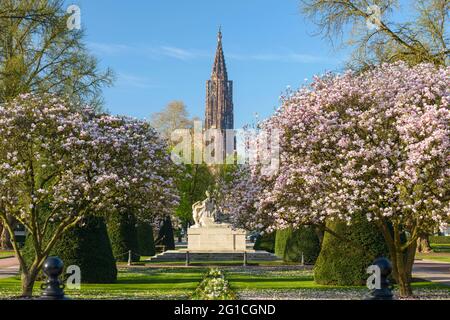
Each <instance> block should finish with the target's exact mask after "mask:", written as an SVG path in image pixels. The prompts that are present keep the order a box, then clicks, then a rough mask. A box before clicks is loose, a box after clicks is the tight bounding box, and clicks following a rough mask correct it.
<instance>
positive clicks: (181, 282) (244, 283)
mask: <svg viewBox="0 0 450 320" xmlns="http://www.w3.org/2000/svg"><path fill="white" fill-rule="evenodd" d="M222 270H223V271H224V273H225V276H226V278H227V280H228V281H229V283H230V286H231V288H232V289H233V290H234V291H235V292H236V293H237V294H238V295H241V297H243V298H246V297H264V295H266V294H270V295H272V297H274V298H278V297H283V295H288V296H291V297H296V298H298V297H301V298H307V299H308V298H310V297H313V298H314V297H325V298H339V297H344V298H346V297H348V296H349V295H351V296H352V297H353V298H356V299H360V298H362V297H364V295H366V294H367V293H368V290H367V288H366V287H364V286H354V287H342V286H325V285H319V284H316V283H315V282H314V279H313V274H312V271H311V270H303V269H301V268H295V267H292V266H284V267H280V266H266V267H247V268H245V267H242V266H223V267H222ZM206 271H207V268H200V267H190V268H185V267H172V268H171V267H157V266H153V267H151V268H145V267H141V266H136V267H133V268H130V269H126V268H121V269H120V271H119V276H118V281H117V283H115V284H82V286H81V290H80V291H77V290H66V294H67V295H68V296H69V297H71V298H73V299H186V298H188V297H189V295H190V294H191V293H192V292H193V291H194V290H195V288H196V287H197V286H198V284H199V283H200V281H201V280H202V277H203V275H204V274H205V272H206ZM39 286H40V283H37V284H36V289H35V294H39ZM413 287H414V289H415V290H422V291H423V290H425V291H426V292H444V295H445V292H448V287H444V286H442V285H439V284H435V283H430V282H417V283H414V284H413ZM19 294H20V279H19V278H18V277H15V278H8V279H0V299H1V298H11V297H14V296H18V295H19ZM448 297H450V293H449V295H448Z"/></svg>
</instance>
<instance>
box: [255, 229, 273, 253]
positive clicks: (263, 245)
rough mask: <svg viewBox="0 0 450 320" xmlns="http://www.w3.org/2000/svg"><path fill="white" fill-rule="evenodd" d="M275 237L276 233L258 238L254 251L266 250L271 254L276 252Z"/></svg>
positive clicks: (265, 234)
mask: <svg viewBox="0 0 450 320" xmlns="http://www.w3.org/2000/svg"><path fill="white" fill-rule="evenodd" d="M275 235H276V231H274V232H270V233H264V234H262V235H259V236H258V237H257V238H256V241H255V244H254V246H253V249H255V250H264V251H267V252H270V253H274V252H275Z"/></svg>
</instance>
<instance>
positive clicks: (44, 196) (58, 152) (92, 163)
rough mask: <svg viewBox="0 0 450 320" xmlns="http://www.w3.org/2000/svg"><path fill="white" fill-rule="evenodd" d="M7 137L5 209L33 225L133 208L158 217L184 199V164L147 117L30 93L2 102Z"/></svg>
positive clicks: (0, 148) (1, 168) (0, 198)
mask: <svg viewBox="0 0 450 320" xmlns="http://www.w3.org/2000/svg"><path fill="white" fill-rule="evenodd" d="M0 138H1V139H0V217H2V216H3V217H5V216H6V215H10V216H13V217H15V218H16V219H17V220H18V221H20V222H21V223H23V224H24V225H25V227H26V228H27V229H28V230H29V231H31V232H39V233H41V234H43V232H44V231H45V230H44V229H45V228H47V227H48V224H50V223H51V222H60V223H64V224H70V223H72V222H74V221H78V220H80V219H81V218H82V217H83V216H85V215H87V214H105V213H121V212H124V211H125V210H127V209H128V212H129V210H133V212H135V213H136V215H137V217H138V218H139V219H141V220H148V221H151V220H153V219H154V218H155V217H158V216H164V215H168V214H170V213H171V212H172V211H173V209H174V208H175V207H176V206H177V204H178V200H179V199H178V195H177V191H176V188H175V186H174V183H173V177H174V175H175V174H176V172H177V170H178V169H177V167H175V166H174V165H173V163H172V162H171V160H170V157H169V154H168V152H167V151H166V150H167V146H166V145H165V143H164V142H163V141H162V140H161V139H160V138H159V136H158V135H157V133H156V132H155V131H154V130H153V129H152V128H151V127H150V125H149V124H148V123H146V122H144V121H140V120H135V119H129V118H123V117H115V116H110V115H95V114H93V113H92V112H90V111H88V110H84V111H79V110H78V111H77V109H76V108H74V106H71V105H70V104H67V103H66V102H64V101H62V100H60V99H59V98H56V97H54V96H50V95H49V96H43V97H42V96H35V95H30V94H26V95H22V96H20V97H19V98H17V99H16V100H15V101H13V102H10V103H6V104H4V105H1V106H0ZM38 222H42V225H39V226H37V225H36V223H38Z"/></svg>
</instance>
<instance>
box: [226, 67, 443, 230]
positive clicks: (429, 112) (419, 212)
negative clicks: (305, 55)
mask: <svg viewBox="0 0 450 320" xmlns="http://www.w3.org/2000/svg"><path fill="white" fill-rule="evenodd" d="M449 102H450V67H440V68H437V67H435V66H433V65H430V64H421V65H417V66H414V67H410V66H408V65H406V64H404V63H396V64H385V65H382V66H380V67H378V68H374V69H372V70H370V71H367V72H364V73H359V74H356V73H352V72H347V73H345V74H343V75H339V76H335V75H331V74H328V75H326V76H324V77H321V78H315V80H314V82H313V83H312V85H311V86H310V87H306V88H302V89H300V90H298V91H297V92H290V93H289V95H287V96H285V97H283V103H282V106H281V107H280V108H279V109H278V110H277V112H276V113H275V115H274V116H273V117H271V118H270V119H269V120H267V121H266V122H265V123H264V124H263V128H265V129H268V130H274V129H276V130H279V131H280V132H281V141H280V143H281V155H280V157H281V159H280V161H281V163H280V169H279V173H278V174H277V175H276V176H273V177H272V178H271V179H270V180H267V178H266V177H264V178H262V177H261V176H259V175H258V174H257V171H255V170H253V171H254V173H256V175H255V176H254V177H252V178H251V179H247V183H250V182H251V181H256V183H257V184H258V185H259V186H260V187H262V188H261V190H258V192H257V193H258V194H256V195H255V193H254V192H253V190H254V188H255V187H246V188H242V186H243V184H245V182H243V181H240V180H239V179H238V181H237V182H236V185H237V190H236V192H238V193H239V194H241V193H242V194H243V193H245V192H244V191H243V190H240V189H247V192H246V193H245V194H246V195H247V196H249V198H251V199H253V201H254V205H255V206H256V212H257V213H256V214H255V213H254V211H252V212H248V213H245V212H244V211H245V210H242V205H247V204H246V203H247V201H244V202H243V204H242V205H239V206H237V207H236V208H232V209H230V211H233V212H234V213H236V214H238V215H239V214H240V215H241V216H242V217H241V218H240V219H245V220H250V221H251V220H255V217H262V216H264V217H265V219H266V220H267V221H270V225H271V226H272V227H273V228H283V227H285V226H287V225H294V226H296V225H301V224H305V223H322V222H324V221H325V220H327V219H339V220H342V221H347V222H348V223H351V221H352V218H353V216H354V214H355V213H361V212H363V213H364V214H366V215H367V217H368V219H369V220H377V221H380V219H382V220H383V221H386V220H390V221H393V222H395V223H396V224H397V225H402V226H404V227H405V229H406V230H408V231H410V232H411V233H420V232H426V233H427V232H433V231H435V230H436V228H437V227H439V226H443V225H444V224H445V222H446V221H448V219H449V215H450V207H449V201H448V200H449V186H450V180H449V177H450V166H449V163H450V155H449V150H450V145H449V124H450V123H449V121H450V111H449ZM261 180H263V182H261ZM245 197H246V196H242V198H243V199H244V200H245Z"/></svg>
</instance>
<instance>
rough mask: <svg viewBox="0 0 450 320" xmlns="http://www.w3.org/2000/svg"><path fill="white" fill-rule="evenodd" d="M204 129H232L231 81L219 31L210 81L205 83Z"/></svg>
mask: <svg viewBox="0 0 450 320" xmlns="http://www.w3.org/2000/svg"><path fill="white" fill-rule="evenodd" d="M205 129H220V130H226V129H234V115H233V81H230V80H228V74H227V66H226V63H225V57H224V54H223V48H222V32H221V30H220V29H219V34H218V37H217V51H216V57H215V60H214V66H213V70H212V74H211V79H210V80H208V81H207V82H206V112H205Z"/></svg>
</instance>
